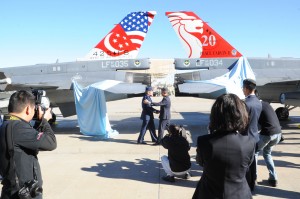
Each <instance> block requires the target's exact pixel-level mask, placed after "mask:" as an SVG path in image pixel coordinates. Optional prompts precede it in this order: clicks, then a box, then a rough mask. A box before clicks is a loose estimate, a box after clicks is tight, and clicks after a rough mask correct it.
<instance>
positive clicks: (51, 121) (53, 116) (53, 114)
mask: <svg viewBox="0 0 300 199" xmlns="http://www.w3.org/2000/svg"><path fill="white" fill-rule="evenodd" d="M55 122H56V115H55V113H53V112H52V118H51V119H50V120H49V121H48V123H49V124H50V125H54V124H55Z"/></svg>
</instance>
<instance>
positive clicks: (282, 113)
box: [275, 107, 289, 121]
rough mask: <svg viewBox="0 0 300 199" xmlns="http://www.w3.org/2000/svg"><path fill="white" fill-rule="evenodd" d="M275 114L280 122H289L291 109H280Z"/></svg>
mask: <svg viewBox="0 0 300 199" xmlns="http://www.w3.org/2000/svg"><path fill="white" fill-rule="evenodd" d="M275 112H276V115H277V117H278V119H279V120H280V121H282V120H287V119H288V118H289V109H287V108H285V107H279V108H277V109H276V110H275Z"/></svg>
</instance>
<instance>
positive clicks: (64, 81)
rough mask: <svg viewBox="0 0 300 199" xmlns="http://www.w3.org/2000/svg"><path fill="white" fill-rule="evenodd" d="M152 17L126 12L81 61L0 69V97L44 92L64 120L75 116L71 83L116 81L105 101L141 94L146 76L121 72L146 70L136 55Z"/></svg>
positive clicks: (153, 13)
mask: <svg viewBox="0 0 300 199" xmlns="http://www.w3.org/2000/svg"><path fill="white" fill-rule="evenodd" d="M155 14H156V12H155V11H148V12H131V13H129V14H128V15H127V16H126V17H125V18H124V19H122V21H121V22H120V23H118V24H116V26H115V27H114V28H113V29H112V30H111V31H110V32H109V33H108V34H107V35H106V36H105V37H104V38H103V39H102V40H101V41H100V42H99V43H98V44H97V45H96V46H95V47H94V48H93V49H92V50H91V51H90V52H89V53H88V54H87V55H86V57H85V58H83V59H78V60H76V61H74V62H65V63H53V64H36V65H31V66H19V67H9V68H0V84H1V85H0V87H1V90H2V92H1V93H0V95H1V98H2V99H3V98H7V97H9V95H10V94H11V93H10V92H8V91H14V90H20V89H25V90H30V89H41V90H45V91H46V93H47V96H48V98H49V99H50V101H51V105H52V106H53V107H55V106H57V107H59V109H60V111H61V113H62V115H63V116H64V117H67V116H71V115H75V114H76V110H75V104H74V93H73V90H72V81H76V82H77V83H78V84H80V85H81V86H83V87H85V86H87V85H90V84H93V83H96V82H100V81H105V80H115V81H118V83H114V84H113V85H107V88H106V89H105V97H106V101H110V100H116V99H123V98H127V97H129V96H131V95H134V94H138V93H143V92H144V91H145V85H149V84H150V75H148V74H142V73H135V72H126V71H125V70H131V71H132V70H145V69H149V68H150V64H149V60H148V59H136V56H137V54H138V51H139V49H140V47H141V45H142V43H143V41H144V38H145V36H146V34H147V33H148V30H149V27H150V25H151V24H152V22H153V19H154V16H155ZM6 106H7V105H6ZM2 108H5V107H3V106H2Z"/></svg>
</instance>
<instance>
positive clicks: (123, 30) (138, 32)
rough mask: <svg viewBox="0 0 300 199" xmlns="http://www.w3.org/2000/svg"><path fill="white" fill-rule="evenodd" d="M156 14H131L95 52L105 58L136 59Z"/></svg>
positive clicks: (97, 46) (110, 33) (105, 38)
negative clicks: (122, 57) (121, 57)
mask: <svg viewBox="0 0 300 199" xmlns="http://www.w3.org/2000/svg"><path fill="white" fill-rule="evenodd" d="M155 14H156V12H155V11H148V12H131V13H129V14H128V15H127V16H126V17H125V18H124V19H123V20H122V21H121V22H120V23H119V24H117V25H116V26H115V28H114V29H112V30H111V31H110V32H109V33H108V34H107V35H106V36H105V37H104V39H103V40H102V41H100V42H99V43H98V44H97V45H96V46H95V48H96V49H98V50H97V51H94V52H96V53H97V54H98V53H100V54H101V53H102V54H103V56H104V57H118V56H122V55H123V56H124V55H128V56H127V57H131V58H134V57H136V56H137V53H138V50H139V48H140V47H141V45H142V43H143V41H144V38H145V36H146V34H147V32H148V30H149V26H150V25H151V24H152V21H153V19H154V16H155ZM96 49H95V50H96ZM99 50H100V51H99ZM94 54H95V53H94ZM130 55H131V56H130ZM100 56H101V55H100Z"/></svg>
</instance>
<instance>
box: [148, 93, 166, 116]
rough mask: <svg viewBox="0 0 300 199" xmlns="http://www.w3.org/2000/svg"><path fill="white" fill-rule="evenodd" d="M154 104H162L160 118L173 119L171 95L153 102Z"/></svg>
mask: <svg viewBox="0 0 300 199" xmlns="http://www.w3.org/2000/svg"><path fill="white" fill-rule="evenodd" d="M151 105H152V106H160V113H159V119H161V120H170V119H171V110H170V109H171V100H170V98H169V96H166V97H163V99H162V100H161V101H160V102H157V103H155V102H153V103H152V104H151Z"/></svg>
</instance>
